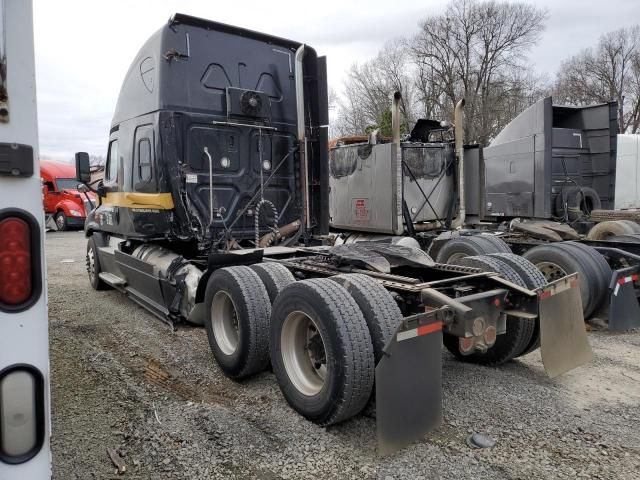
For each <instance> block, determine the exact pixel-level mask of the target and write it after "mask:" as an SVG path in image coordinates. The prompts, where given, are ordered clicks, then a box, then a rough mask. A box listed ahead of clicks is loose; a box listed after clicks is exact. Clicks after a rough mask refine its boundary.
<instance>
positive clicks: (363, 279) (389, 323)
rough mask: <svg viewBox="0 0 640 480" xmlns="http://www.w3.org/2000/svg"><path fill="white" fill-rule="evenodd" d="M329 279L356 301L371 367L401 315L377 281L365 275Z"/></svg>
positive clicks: (351, 274) (338, 276) (378, 359)
mask: <svg viewBox="0 0 640 480" xmlns="http://www.w3.org/2000/svg"><path fill="white" fill-rule="evenodd" d="M329 278H330V279H331V280H333V281H335V282H338V283H339V284H340V285H342V286H343V287H344V288H345V289H346V290H347V292H349V295H351V297H352V298H353V299H354V300H355V301H356V303H357V304H358V307H359V308H360V311H361V312H362V314H363V315H364V319H365V321H366V322H367V326H368V327H369V335H371V342H372V344H373V356H374V359H375V364H376V365H378V362H379V361H380V359H381V358H382V355H383V349H384V347H385V346H386V345H387V343H389V340H390V339H391V337H393V334H394V333H395V331H396V328H397V326H398V324H399V323H400V322H402V318H403V317H402V312H401V311H400V308H399V307H398V304H397V303H396V301H395V300H394V299H393V297H392V296H391V294H390V293H389V292H388V291H387V289H386V288H384V287H383V286H382V284H381V283H380V282H377V281H376V280H374V279H373V278H371V277H368V276H367V275H362V274H359V273H349V274H342V275H334V276H333V277H329Z"/></svg>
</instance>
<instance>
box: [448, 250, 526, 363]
mask: <svg viewBox="0 0 640 480" xmlns="http://www.w3.org/2000/svg"><path fill="white" fill-rule="evenodd" d="M462 265H466V266H470V267H475V268H480V269H481V270H484V271H486V272H497V273H499V274H500V275H501V276H502V277H503V278H504V279H506V280H509V281H510V282H512V283H515V284H516V285H518V286H521V287H526V282H525V280H524V279H523V278H522V276H521V275H520V274H519V273H518V271H517V270H515V269H513V268H512V267H511V266H510V265H509V264H508V263H507V262H505V261H504V260H503V259H500V258H499V257H491V256H488V255H487V256H477V257H468V258H465V259H463V260H462ZM535 324H536V322H535V320H533V319H530V318H519V317H509V318H507V331H506V332H505V333H503V334H502V335H498V336H497V338H496V343H495V344H494V345H493V346H492V347H491V348H489V349H488V350H487V351H486V352H484V353H481V352H475V353H472V354H470V355H462V353H460V350H459V347H458V338H457V337H455V336H453V335H449V334H445V335H444V345H445V347H446V348H447V350H449V351H450V352H451V353H453V355H454V356H455V357H456V358H458V359H460V360H463V361H465V362H470V363H477V364H480V365H490V366H498V365H502V364H504V363H506V362H508V361H510V360H513V359H514V358H515V357H516V356H517V355H518V354H520V353H522V352H523V351H524V350H525V349H526V348H527V346H528V345H529V343H530V342H531V339H532V337H533V333H534V330H535Z"/></svg>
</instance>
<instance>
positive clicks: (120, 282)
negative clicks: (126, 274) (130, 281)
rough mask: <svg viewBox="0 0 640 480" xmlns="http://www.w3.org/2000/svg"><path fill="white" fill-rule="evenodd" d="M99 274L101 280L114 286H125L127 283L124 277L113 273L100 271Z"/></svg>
mask: <svg viewBox="0 0 640 480" xmlns="http://www.w3.org/2000/svg"><path fill="white" fill-rule="evenodd" d="M98 276H99V277H100V280H103V281H104V282H106V283H108V284H109V285H111V286H112V287H124V286H125V285H126V284H127V282H126V281H125V280H124V279H122V278H120V277H118V276H117V275H114V274H113V273H108V272H100V273H99V274H98Z"/></svg>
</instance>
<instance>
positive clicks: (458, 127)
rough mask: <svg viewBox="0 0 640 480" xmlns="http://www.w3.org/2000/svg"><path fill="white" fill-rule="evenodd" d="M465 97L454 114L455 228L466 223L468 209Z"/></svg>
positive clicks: (453, 223)
mask: <svg viewBox="0 0 640 480" xmlns="http://www.w3.org/2000/svg"><path fill="white" fill-rule="evenodd" d="M463 111H464V98H463V99H461V100H460V101H459V102H458V103H457V104H456V109H455V111H454V114H453V121H454V123H455V136H456V143H455V148H456V160H457V161H458V201H459V212H458V217H457V218H456V219H455V220H454V221H453V222H452V224H451V226H452V227H454V228H460V227H462V225H464V221H465V217H466V214H467V211H466V202H465V198H464V197H465V193H464V142H463V140H464V138H463V137H464V122H463V117H462V115H463Z"/></svg>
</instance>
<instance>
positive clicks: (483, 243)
mask: <svg viewBox="0 0 640 480" xmlns="http://www.w3.org/2000/svg"><path fill="white" fill-rule="evenodd" d="M488 237H489V235H467V236H463V237H458V238H452V239H451V240H448V241H447V242H445V244H444V245H443V246H442V248H440V251H439V252H438V256H437V257H436V262H438V263H457V262H459V261H460V260H461V259H463V258H465V257H473V256H478V255H488V254H490V253H500V252H504V251H505V250H504V247H503V246H502V245H501V243H502V244H504V242H502V240H499V239H497V238H496V239H495V240H490V239H488ZM496 240H498V241H496ZM504 245H505V246H506V244H504ZM507 251H510V250H509V247H507Z"/></svg>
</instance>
